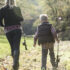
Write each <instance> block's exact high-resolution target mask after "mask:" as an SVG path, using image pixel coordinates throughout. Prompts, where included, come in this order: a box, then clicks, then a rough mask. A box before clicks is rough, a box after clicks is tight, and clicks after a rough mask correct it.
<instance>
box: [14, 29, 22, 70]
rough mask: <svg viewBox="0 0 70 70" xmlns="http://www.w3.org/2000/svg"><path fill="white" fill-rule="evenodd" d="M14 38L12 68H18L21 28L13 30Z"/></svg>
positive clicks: (15, 69) (16, 69)
mask: <svg viewBox="0 0 70 70" xmlns="http://www.w3.org/2000/svg"><path fill="white" fill-rule="evenodd" d="M14 34H15V36H14V38H13V39H14V40H13V46H14V47H13V48H14V59H13V63H14V64H13V69H14V70H18V67H19V54H20V40H21V30H19V29H17V30H15V31H14Z"/></svg>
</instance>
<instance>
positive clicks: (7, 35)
mask: <svg viewBox="0 0 70 70" xmlns="http://www.w3.org/2000/svg"><path fill="white" fill-rule="evenodd" d="M6 37H7V39H8V41H9V44H10V47H11V55H12V57H13V52H14V48H13V35H12V32H9V33H7V34H6Z"/></svg>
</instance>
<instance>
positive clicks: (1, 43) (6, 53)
mask: <svg viewBox="0 0 70 70" xmlns="http://www.w3.org/2000/svg"><path fill="white" fill-rule="evenodd" d="M23 41H24V38H23V37H22V38H21V44H20V51H21V53H20V61H19V62H20V68H19V70H40V67H41V47H38V45H37V47H36V48H33V38H26V42H27V46H28V51H26V50H25V47H24V46H23V45H22V42H23ZM56 47H57V43H56V44H55V54H56V49H57V48H56ZM59 47H60V50H59V52H60V59H61V60H60V63H59V68H66V70H70V41H61V42H60V46H59ZM1 60H2V61H1ZM0 65H1V67H3V66H4V67H6V68H8V70H11V66H12V58H11V56H10V45H9V43H8V41H7V39H6V37H5V36H0ZM2 65H3V66H2ZM47 66H48V67H51V63H50V59H49V56H48V61H47ZM0 69H1V68H0ZM1 70H3V69H1ZM58 70H64V69H58Z"/></svg>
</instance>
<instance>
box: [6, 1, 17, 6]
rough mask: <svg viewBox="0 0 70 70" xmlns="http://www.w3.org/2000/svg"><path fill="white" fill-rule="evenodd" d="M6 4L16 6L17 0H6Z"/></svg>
mask: <svg viewBox="0 0 70 70" xmlns="http://www.w3.org/2000/svg"><path fill="white" fill-rule="evenodd" d="M5 4H6V5H9V6H16V0H5Z"/></svg>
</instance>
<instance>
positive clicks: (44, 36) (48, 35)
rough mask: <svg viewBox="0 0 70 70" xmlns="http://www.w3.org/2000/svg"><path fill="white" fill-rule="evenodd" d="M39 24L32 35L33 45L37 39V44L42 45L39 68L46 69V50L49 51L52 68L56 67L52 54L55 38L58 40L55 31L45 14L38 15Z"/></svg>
mask: <svg viewBox="0 0 70 70" xmlns="http://www.w3.org/2000/svg"><path fill="white" fill-rule="evenodd" d="M40 21H41V24H40V25H39V26H38V28H37V31H36V33H35V36H34V47H35V46H36V43H37V40H38V45H41V46H42V66H41V70H46V69H47V68H46V61H47V54H48V51H49V52H50V53H49V55H50V61H51V64H52V66H53V69H54V68H56V67H57V66H56V62H55V54H54V43H55V40H56V41H57V42H59V40H58V37H57V34H56V31H55V29H54V27H53V26H52V24H50V23H49V22H48V16H47V14H41V15H40Z"/></svg>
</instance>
